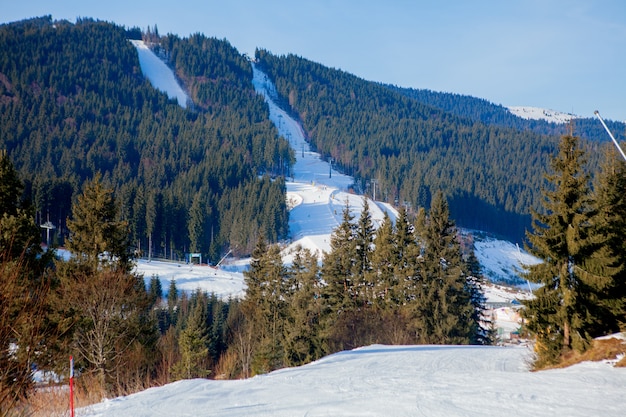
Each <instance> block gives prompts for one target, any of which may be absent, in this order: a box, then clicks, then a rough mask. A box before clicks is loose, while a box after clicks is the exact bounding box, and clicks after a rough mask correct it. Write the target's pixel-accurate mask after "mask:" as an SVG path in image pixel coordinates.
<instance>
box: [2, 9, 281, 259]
mask: <svg viewBox="0 0 626 417" xmlns="http://www.w3.org/2000/svg"><path fill="white" fill-rule="evenodd" d="M135 32H136V31H135ZM133 33H134V32H133ZM127 36H128V32H127V31H126V30H124V29H123V28H121V27H118V26H115V25H112V24H109V23H105V22H98V21H94V20H91V19H79V20H78V22H77V23H76V24H70V23H68V22H53V21H52V20H51V19H50V18H49V17H47V18H41V19H33V20H29V21H24V22H19V23H16V24H10V25H3V26H2V27H1V28H0V46H1V49H2V51H3V54H2V56H1V57H0V126H2V132H3V134H2V136H1V137H0V148H5V149H6V150H7V151H8V154H9V155H11V157H12V159H13V161H14V163H15V166H16V168H17V171H18V172H19V173H21V175H22V176H23V177H24V178H25V183H26V184H27V185H28V186H27V188H26V192H28V193H29V195H31V196H32V199H33V202H34V203H35V204H36V211H37V213H38V215H39V216H40V218H41V221H42V222H43V221H45V220H47V219H48V218H49V219H50V220H51V221H52V222H53V223H55V224H56V226H57V236H56V237H57V238H60V240H62V239H63V238H64V237H66V235H65V233H66V230H67V229H66V225H65V219H66V218H67V217H68V216H69V204H70V202H71V200H72V197H73V195H74V194H75V193H78V192H79V191H80V190H81V189H82V184H83V183H84V182H85V181H87V180H89V179H91V178H93V177H94V176H95V174H96V173H101V174H102V178H103V180H104V181H105V182H106V183H108V184H111V185H112V186H113V188H114V190H115V193H116V194H119V198H118V200H117V201H118V204H119V206H120V207H119V213H120V217H122V219H123V220H126V221H128V223H129V227H130V231H131V232H130V236H131V237H132V243H133V246H134V247H135V249H136V250H137V251H138V253H142V252H143V253H145V254H146V255H148V254H153V255H156V256H160V257H176V258H182V256H183V253H184V252H185V250H188V249H189V247H190V238H189V237H188V236H187V234H186V233H181V231H186V230H189V227H188V225H187V221H188V215H189V213H190V210H191V206H192V204H193V202H194V198H195V196H196V195H197V194H198V193H200V194H202V199H201V202H200V203H201V204H202V208H201V209H202V213H204V214H205V216H206V218H205V219H204V221H203V222H202V223H201V224H195V225H194V227H193V228H192V230H194V231H198V233H199V234H198V235H197V236H195V237H194V239H198V241H197V244H198V245H199V248H200V250H202V251H203V253H204V254H205V256H206V255H210V258H211V259H216V258H218V257H219V256H220V254H222V253H223V252H225V251H226V250H227V249H229V248H230V249H234V250H235V251H236V252H238V253H249V252H250V251H251V250H252V247H253V244H254V240H255V237H256V234H257V233H258V232H259V231H261V230H262V231H264V232H265V233H266V235H267V236H268V238H269V239H271V240H272V241H274V240H276V239H278V238H281V237H283V236H285V235H286V232H287V224H286V219H287V211H286V207H285V206H284V200H285V198H284V183H283V182H282V181H270V180H269V179H267V180H261V179H259V178H260V176H261V175H262V174H268V175H270V176H273V175H276V174H280V173H281V172H283V171H284V169H285V167H288V166H289V164H290V163H291V161H292V160H293V156H292V152H291V151H290V149H289V146H288V144H287V142H286V141H285V140H282V139H280V138H278V135H277V131H276V129H275V127H274V126H273V125H272V123H271V122H270V121H269V119H268V109H267V106H266V104H265V103H264V101H263V99H262V98H261V97H259V96H258V95H257V94H256V93H255V92H254V88H253V86H252V83H251V78H252V70H251V68H250V65H249V63H248V62H247V60H246V59H245V58H244V57H243V56H242V55H241V54H239V53H238V52H237V50H236V49H235V48H233V47H232V46H231V45H230V44H228V42H226V41H221V40H216V39H210V38H206V37H204V36H202V35H194V36H192V37H190V38H188V39H180V38H177V37H175V36H171V35H170V36H166V37H159V36H158V33H157V32H156V31H154V30H153V31H152V32H151V33H150V36H149V38H150V40H151V41H153V42H156V43H157V45H156V46H155V47H156V48H157V50H158V53H160V54H161V56H162V57H163V58H164V59H166V60H167V61H168V62H169V63H170V64H171V65H172V66H173V67H174V69H175V72H176V75H177V76H178V78H179V79H180V80H181V81H182V82H183V85H184V86H185V87H186V88H187V89H188V91H189V92H190V94H191V98H192V99H193V101H194V103H192V105H190V107H189V109H187V110H185V109H182V108H181V107H180V106H178V105H177V104H176V103H175V102H174V101H172V100H169V99H168V98H167V96H166V95H165V94H164V93H162V92H160V91H158V90H156V89H154V88H153V87H152V86H151V85H150V83H149V82H148V81H147V80H146V79H145V78H144V77H143V75H142V73H141V69H140V66H139V61H138V58H137V52H136V50H135V48H134V47H133V46H132V45H131V44H130V42H129V41H128V39H127ZM132 36H133V37H136V33H134V34H133V35H132ZM270 213H271V214H270ZM235 214H238V215H239V217H238V221H237V222H236V223H235V222H232V219H233V218H234V217H235ZM196 226H197V227H199V228H200V230H198V228H197V227H196ZM233 228H235V229H236V230H233ZM146 249H147V250H146Z"/></svg>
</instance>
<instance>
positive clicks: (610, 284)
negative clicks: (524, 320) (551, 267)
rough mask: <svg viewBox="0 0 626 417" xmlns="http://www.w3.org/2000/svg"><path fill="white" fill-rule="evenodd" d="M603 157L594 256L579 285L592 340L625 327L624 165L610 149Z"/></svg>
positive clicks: (596, 202) (598, 181)
mask: <svg viewBox="0 0 626 417" xmlns="http://www.w3.org/2000/svg"><path fill="white" fill-rule="evenodd" d="M609 149H610V151H607V152H606V153H605V162H604V164H603V165H602V166H601V168H602V170H601V172H600V174H599V175H597V176H596V182H595V187H594V193H593V197H594V198H593V201H594V208H595V210H594V217H593V218H592V224H593V234H594V237H595V238H594V239H593V243H594V252H593V254H592V256H591V257H590V259H589V260H587V261H586V262H585V265H584V270H585V272H586V273H585V274H583V276H582V278H583V279H582V280H581V281H582V282H583V283H584V284H585V285H586V289H587V292H586V294H583V296H584V297H585V300H586V304H587V305H588V306H589V313H590V314H591V315H592V316H593V317H592V318H591V320H590V323H588V326H589V333H590V334H591V336H593V337H597V336H602V335H605V334H610V333H614V332H618V331H620V330H622V329H624V328H625V327H626V195H624V190H625V189H626V163H625V162H624V161H622V159H618V155H617V152H616V151H615V149H614V148H613V147H610V148H609Z"/></svg>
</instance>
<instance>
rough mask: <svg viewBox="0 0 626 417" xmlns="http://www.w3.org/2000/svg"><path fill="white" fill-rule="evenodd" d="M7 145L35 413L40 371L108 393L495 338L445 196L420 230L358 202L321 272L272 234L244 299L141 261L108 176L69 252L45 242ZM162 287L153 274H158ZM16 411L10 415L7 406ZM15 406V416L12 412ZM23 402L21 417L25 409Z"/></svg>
mask: <svg viewBox="0 0 626 417" xmlns="http://www.w3.org/2000/svg"><path fill="white" fill-rule="evenodd" d="M23 188H24V186H23V183H22V182H21V180H20V178H19V175H18V172H17V170H16V169H15V168H14V166H13V164H12V162H11V161H10V159H9V157H8V154H7V153H6V152H3V153H1V154H0V196H1V197H2V198H1V199H0V202H2V206H1V207H0V209H1V210H2V211H1V212H0V300H1V301H2V303H0V336H2V337H1V338H0V341H1V345H0V404H1V405H2V410H3V413H4V414H2V415H14V414H15V415H21V414H28V413H29V412H31V411H32V410H31V409H29V408H28V407H29V402H28V397H29V395H32V394H33V393H34V382H33V378H32V377H33V372H34V370H35V369H44V370H54V371H56V372H57V374H58V375H60V376H62V377H65V378H66V377H67V373H68V369H67V358H68V357H69V356H70V355H73V356H74V358H75V366H76V370H77V375H78V376H79V378H78V380H79V381H80V382H79V383H78V387H79V389H83V390H87V391H89V392H90V393H91V395H92V396H93V397H97V398H104V397H107V396H111V395H121V394H125V393H129V392H132V391H134V390H136V389H139V388H144V387H147V386H152V385H158V384H163V383H167V382H171V381H175V380H178V379H184V378H196V377H220V378H238V377H248V376H251V375H255V374H259V373H265V372H269V371H271V370H274V369H277V368H281V367H285V366H295V365H301V364H304V363H308V362H310V361H312V360H315V359H318V358H320V357H322V356H323V355H326V354H329V353H333V352H336V351H339V350H342V349H349V348H353V347H357V346H362V345H364V344H371V343H488V342H489V337H490V336H489V333H488V331H485V330H484V329H483V328H482V327H481V322H482V320H483V319H484V318H483V317H482V310H483V301H484V300H483V298H482V296H481V293H480V290H479V280H480V272H479V267H478V264H477V263H476V261H475V258H473V257H472V256H471V254H468V255H469V256H468V257H463V256H462V252H461V250H460V243H459V240H458V232H457V230H456V228H455V227H454V225H453V223H452V222H451V221H450V220H449V218H448V211H447V204H446V202H445V200H444V199H443V198H442V195H441V194H437V195H436V196H435V198H434V199H433V206H432V208H431V211H430V214H429V215H426V214H425V213H422V214H421V216H420V218H419V219H418V223H417V224H418V226H417V227H414V226H413V225H412V224H411V223H410V222H409V221H408V218H407V213H406V211H402V212H401V216H400V218H399V219H398V220H397V222H396V223H395V225H394V223H393V222H392V221H391V220H390V219H389V218H388V217H387V218H386V219H385V221H384V223H383V226H382V228H381V229H380V231H379V232H378V233H375V231H374V228H373V225H372V221H371V216H370V214H369V208H368V206H367V204H365V206H364V208H363V211H362V213H361V216H360V218H359V219H358V221H356V222H355V221H354V219H353V218H352V216H351V215H350V212H349V208H348V207H347V206H346V208H345V210H344V221H343V222H342V224H341V225H340V226H339V227H338V228H337V230H335V232H334V233H333V235H332V239H331V247H332V250H331V252H330V253H329V254H326V256H325V260H324V264H323V265H322V266H321V267H320V265H319V264H318V259H317V257H316V256H314V255H313V254H312V253H310V252H309V251H307V250H302V249H298V250H297V252H296V253H295V254H294V261H293V262H292V264H290V265H284V264H283V260H282V254H281V248H280V246H279V245H278V244H270V243H268V241H267V240H266V238H265V237H261V238H259V239H258V240H257V244H256V246H255V248H254V251H253V258H252V262H251V267H250V270H249V271H248V272H247V273H245V282H246V284H247V291H246V295H245V297H244V298H243V299H242V300H238V299H231V300H219V299H218V298H217V297H216V296H215V295H213V294H206V293H203V292H201V291H196V292H194V293H191V294H187V293H181V292H179V291H178V290H177V288H176V282H175V281H171V282H170V286H169V288H168V289H167V291H166V295H165V291H164V289H163V288H162V287H161V281H160V279H159V277H158V276H153V277H150V278H149V279H148V277H143V276H141V275H138V274H136V273H134V272H133V267H134V252H133V250H132V245H131V240H132V237H131V235H130V234H129V233H128V231H129V228H130V225H129V222H128V221H126V220H124V219H122V218H121V217H120V215H119V211H118V205H117V203H116V199H117V196H116V194H115V192H114V189H113V188H112V187H107V186H106V185H105V183H104V181H103V178H102V177H101V176H100V175H97V176H96V177H95V178H94V179H93V180H91V181H89V182H87V183H86V184H85V185H84V187H83V190H82V192H81V194H80V195H79V196H78V197H77V199H76V201H75V202H74V203H73V204H72V208H71V212H72V215H71V217H70V218H68V220H67V227H68V230H69V235H68V238H67V241H66V249H67V252H68V253H69V256H55V252H54V251H53V250H47V251H44V250H43V249H42V246H41V245H40V242H41V239H40V235H39V226H38V225H37V224H36V222H35V210H34V207H33V206H32V205H30V204H29V203H28V201H27V200H25V199H24V197H23ZM148 281H149V284H148V285H146V282H148ZM4 410H6V411H4ZM12 413H14V414H12ZM20 413H21V414H20Z"/></svg>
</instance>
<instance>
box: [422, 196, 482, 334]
mask: <svg viewBox="0 0 626 417" xmlns="http://www.w3.org/2000/svg"><path fill="white" fill-rule="evenodd" d="M418 233H419V235H420V241H421V242H422V244H423V246H424V248H423V251H424V253H423V260H422V264H421V268H420V271H419V283H418V284H419V285H418V286H417V297H416V299H415V301H414V302H413V305H414V312H415V315H414V322H413V328H414V331H415V334H416V337H417V340H418V341H419V342H420V343H441V344H465V343H470V342H472V341H473V340H474V336H475V334H476V332H477V326H478V323H477V322H476V321H475V315H474V312H475V309H474V306H473V305H472V301H471V293H470V291H469V289H468V285H467V280H466V278H465V273H464V270H463V267H464V265H463V261H462V259H461V247H460V243H459V241H458V239H457V230H456V227H455V225H454V222H453V221H452V220H451V219H450V214H449V211H448V205H447V202H446V200H445V199H444V197H443V194H442V193H441V192H437V193H436V194H435V196H433V200H432V202H431V207H430V212H429V215H428V217H427V218H425V224H421V225H420V226H419V227H418Z"/></svg>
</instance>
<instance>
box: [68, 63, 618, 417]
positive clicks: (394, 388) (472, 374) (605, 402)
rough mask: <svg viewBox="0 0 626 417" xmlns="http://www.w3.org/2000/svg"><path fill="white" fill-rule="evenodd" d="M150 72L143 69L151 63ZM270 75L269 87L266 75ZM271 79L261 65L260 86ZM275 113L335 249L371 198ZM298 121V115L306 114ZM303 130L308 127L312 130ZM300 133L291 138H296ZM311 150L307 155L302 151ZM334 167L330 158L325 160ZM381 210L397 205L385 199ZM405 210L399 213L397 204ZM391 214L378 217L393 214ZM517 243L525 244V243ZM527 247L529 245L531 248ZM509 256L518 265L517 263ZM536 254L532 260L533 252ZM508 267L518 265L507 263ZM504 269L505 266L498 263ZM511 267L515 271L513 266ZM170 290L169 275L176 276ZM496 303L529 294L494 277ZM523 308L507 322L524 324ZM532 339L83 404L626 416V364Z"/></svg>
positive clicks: (292, 188) (503, 247)
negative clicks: (536, 366)
mask: <svg viewBox="0 0 626 417" xmlns="http://www.w3.org/2000/svg"><path fill="white" fill-rule="evenodd" d="M142 69H143V67H142ZM259 83H260V84H259ZM263 84H265V85H266V86H267V84H266V83H265V79H264V77H263V75H262V74H260V73H259V72H258V71H256V70H255V85H256V86H257V89H259V90H262V89H263V88H264V87H263ZM269 104H270V109H271V111H272V120H274V121H275V123H276V124H277V126H278V127H279V130H280V131H281V133H282V134H283V135H285V136H286V137H288V138H289V139H290V141H292V145H293V146H294V149H295V150H296V151H297V152H299V155H300V157H299V158H298V162H297V163H296V167H295V169H294V172H295V174H294V181H293V182H290V183H289V184H288V193H289V194H288V199H290V200H291V203H292V205H293V206H294V208H293V209H292V211H291V216H290V219H291V220H290V227H291V232H292V236H293V240H294V243H297V242H299V243H300V244H302V245H303V246H306V247H309V248H311V249H312V250H318V251H324V250H328V248H329V246H328V243H329V237H330V233H331V231H332V228H334V227H335V226H336V225H337V224H338V222H339V221H340V216H341V210H342V209H343V207H344V204H345V201H346V199H348V201H349V202H350V206H351V209H352V211H353V212H354V213H355V214H358V213H359V212H360V207H361V201H362V200H361V197H359V196H355V195H351V194H349V193H346V192H345V190H346V187H347V186H349V185H350V183H351V179H350V178H349V177H345V176H341V175H340V174H339V173H336V172H334V171H333V172H332V177H331V178H329V175H328V172H329V166H328V164H325V163H324V162H322V161H320V160H319V158H318V157H316V156H315V154H313V153H312V152H310V150H309V149H308V146H307V144H306V142H304V141H302V135H301V133H300V135H298V131H299V127H298V126H297V124H293V123H292V120H291V119H289V118H288V117H287V115H286V114H285V113H284V112H282V111H281V110H280V109H278V108H277V107H276V106H274V105H273V102H271V100H270V102H269ZM294 123H295V122H294ZM300 132H301V131H300ZM287 133H289V135H287ZM303 148H304V157H302V152H303ZM324 164H325V165H324ZM375 207H378V208H380V209H381V210H390V209H389V207H387V206H385V205H378V204H373V203H372V202H370V208H372V209H374V208H375ZM391 212H392V213H393V211H391ZM381 213H382V212H376V214H373V216H374V218H375V219H378V220H380V219H381V218H382V214H381ZM513 248H514V249H513ZM521 253H523V252H521ZM477 255H478V256H479V259H480V260H481V263H482V264H483V268H491V269H493V270H499V271H505V272H507V268H508V271H510V270H511V269H513V265H515V264H519V262H520V259H526V258H520V256H525V255H520V252H518V250H517V247H514V246H512V245H511V244H509V243H507V242H498V241H492V240H487V241H486V242H485V243H484V245H482V246H481V245H480V244H477ZM507 260H508V262H507ZM523 262H525V263H529V262H527V259H526V260H525V261H523ZM507 265H508V267H507ZM227 269H232V270H240V269H241V265H225V266H224V267H220V268H218V269H215V268H211V267H208V266H193V267H190V266H189V265H185V264H175V263H167V262H156V261H152V262H149V263H148V262H145V261H140V262H139V264H138V267H137V270H138V271H139V272H143V273H144V275H145V277H146V279H149V278H150V276H152V275H153V274H155V275H156V274H158V276H159V277H160V278H161V279H162V280H164V281H169V280H171V279H176V283H177V286H178V288H179V289H183V290H194V289H196V288H201V289H203V290H206V291H214V292H216V293H218V294H221V295H223V296H224V295H226V294H229V295H241V294H242V293H243V291H244V286H243V278H242V275H241V273H240V272H228V271H227ZM494 273H496V272H494ZM507 273H508V272H507ZM163 287H164V288H167V282H164V285H163ZM487 294H488V298H489V300H488V301H490V302H505V303H506V302H509V301H511V300H512V299H515V298H521V297H524V296H525V295H524V294H526V296H527V295H528V293H527V292H524V291H523V290H520V291H518V292H512V290H511V289H508V288H505V287H498V286H490V289H488V290H487ZM510 314H511V311H504V310H503V313H502V315H507V317H504V318H503V320H504V321H509V322H510V323H511V324H512V325H516V324H515V323H516V322H515V320H516V318H515V317H510V316H509V315H510ZM531 358H532V353H531V352H530V350H529V348H526V347H510V346H509V347H477V346H369V347H366V348H361V349H357V350H353V351H349V352H341V353H337V354H335V355H331V356H328V357H326V358H323V359H321V360H319V361H317V362H314V363H312V364H309V365H306V366H302V367H298V368H290V369H283V370H279V371H276V372H272V373H270V374H267V375H262V376H257V377H254V378H251V379H248V380H239V381H213V380H201V379H198V380H186V381H179V382H176V383H172V384H168V385H166V386H163V387H159V388H153V389H149V390H146V391H143V392H140V393H137V394H134V395H130V396H128V397H121V398H116V399H112V400H107V401H104V402H102V403H99V404H96V405H94V406H92V407H89V408H85V409H81V410H78V413H77V415H78V416H85V417H87V416H89V417H107V416H133V417H142V416H174V415H175V416H183V417H184V416H198V417H202V416H246V415H254V416H276V417H280V416H290V417H291V416H429V417H436V416H446V417H454V416H462V417H472V416H504V415H506V416H536V417H541V416H546V417H547V416H550V417H552V416H557V415H558V416H570V417H583V416H584V417H587V416H602V417H612V416H616V417H617V416H623V415H624V404H625V403H624V386H626V369H617V368H613V367H612V366H611V365H610V364H607V363H583V364H580V365H576V366H573V367H570V368H568V369H563V370H552V371H544V372H530V371H529V370H528V363H529V362H530V360H531Z"/></svg>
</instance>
